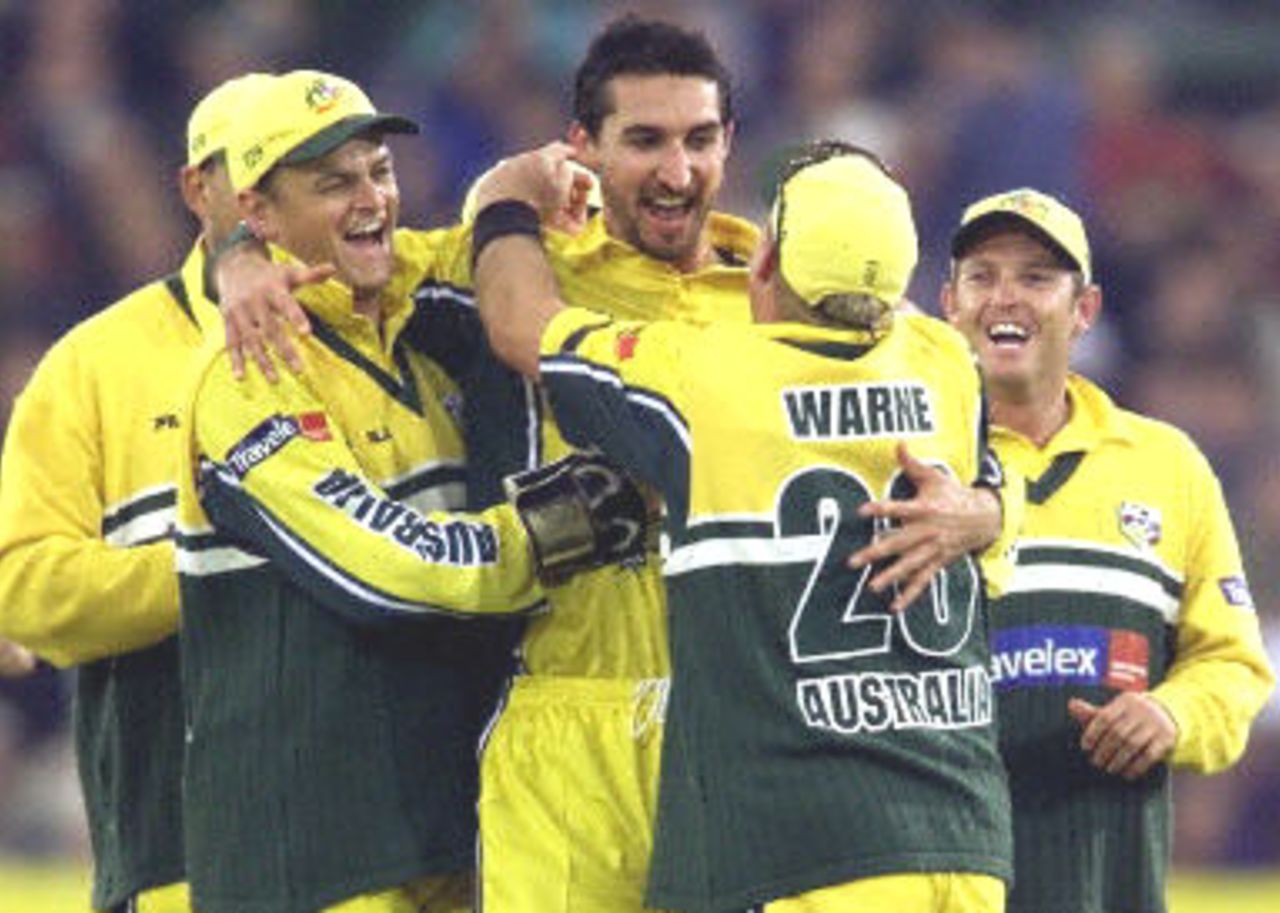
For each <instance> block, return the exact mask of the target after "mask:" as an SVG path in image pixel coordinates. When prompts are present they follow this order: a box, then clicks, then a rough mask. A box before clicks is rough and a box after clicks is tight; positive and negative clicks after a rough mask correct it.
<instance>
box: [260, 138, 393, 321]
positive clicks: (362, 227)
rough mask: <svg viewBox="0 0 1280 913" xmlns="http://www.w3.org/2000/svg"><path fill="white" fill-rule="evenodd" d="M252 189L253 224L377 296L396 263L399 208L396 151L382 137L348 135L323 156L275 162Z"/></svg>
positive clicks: (360, 296)
mask: <svg viewBox="0 0 1280 913" xmlns="http://www.w3.org/2000/svg"><path fill="white" fill-rule="evenodd" d="M263 183H264V185H265V186H263V187H262V189H261V190H251V191H247V193H246V202H247V204H248V206H249V210H250V214H251V218H252V219H253V221H254V227H255V229H256V230H257V231H258V233H259V234H260V235H261V237H263V238H265V239H266V240H268V241H273V242H275V243H277V244H279V245H280V246H281V247H284V248H285V249H286V250H288V251H289V252H291V253H292V254H293V255H294V256H296V257H298V258H300V259H301V260H304V261H305V262H307V263H312V264H315V263H332V264H333V265H334V266H335V267H336V268H337V271H338V274H337V275H338V278H339V279H340V280H341V281H342V282H344V283H346V284H347V285H349V286H351V288H352V290H353V292H354V293H355V298H356V300H357V302H361V301H367V300H371V299H376V298H377V296H378V295H379V294H380V293H381V292H382V290H383V289H384V288H385V287H386V285H387V283H388V282H389V281H390V280H391V276H392V272H393V271H394V269H395V256H394V253H393V251H392V244H391V239H392V234H393V232H394V231H395V227H396V220H397V218H398V216H399V212H400V190H399V188H398V187H397V186H396V175H395V167H394V165H393V164H392V160H391V152H390V150H389V149H387V147H386V145H385V144H384V143H383V142H382V141H381V139H379V138H362V137H356V138H354V139H350V140H347V141H346V142H345V143H343V144H342V145H341V146H339V147H338V148H337V149H335V150H333V151H332V152H330V153H328V154H327V155H325V156H322V157H320V158H317V159H314V160H313V161H310V162H306V163H304V164H300V165H288V166H283V167H280V168H278V169H277V171H276V172H275V173H274V174H272V175H270V176H268V178H267V179H266V180H265V181H264V182H263Z"/></svg>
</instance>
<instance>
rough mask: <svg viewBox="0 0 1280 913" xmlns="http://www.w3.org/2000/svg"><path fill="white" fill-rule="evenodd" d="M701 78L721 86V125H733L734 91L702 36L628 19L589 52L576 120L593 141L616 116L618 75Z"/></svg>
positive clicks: (577, 91) (576, 95)
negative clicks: (613, 83)
mask: <svg viewBox="0 0 1280 913" xmlns="http://www.w3.org/2000/svg"><path fill="white" fill-rule="evenodd" d="M667 75H671V76H701V77H704V78H705V79H709V80H711V81H712V82H714V83H715V84H716V88H717V89H718V90H719V94H720V120H721V122H722V123H725V124H728V123H729V122H731V121H732V120H733V97H732V87H731V85H730V81H729V71H728V70H726V69H725V67H724V64H722V63H721V62H720V58H719V57H717V56H716V52H715V49H714V48H712V47H711V42H709V41H708V40H707V37H706V35H704V34H702V32H698V31H692V30H689V29H682V28H680V27H679V26H676V25H672V24H671V23H669V22H662V21H660V20H656V19H641V18H640V17H639V16H636V15H634V14H628V15H626V16H623V17H621V18H619V19H615V20H614V21H613V22H611V23H609V24H608V25H607V26H605V28H604V30H603V31H602V32H600V34H598V35H597V36H596V37H595V39H594V40H593V41H592V42H591V46H590V47H589V48H587V56H586V58H585V59H584V60H583V61H582V65H581V66H579V67H578V72H577V75H576V76H575V77H574V80H573V118H574V120H576V121H577V122H578V123H580V124H582V126H583V127H584V128H586V131H587V132H588V133H590V134H591V135H592V136H593V137H595V136H599V135H600V125H601V124H602V123H604V119H605V118H606V117H608V116H609V115H610V114H612V113H613V98H612V96H611V95H609V93H608V86H609V81H610V80H612V79H613V78H614V77H616V76H667Z"/></svg>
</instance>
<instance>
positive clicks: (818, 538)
mask: <svg viewBox="0 0 1280 913" xmlns="http://www.w3.org/2000/svg"><path fill="white" fill-rule="evenodd" d="M830 542H831V537H830V536H824V535H812V536H787V537H785V538H778V537H774V536H769V537H767V538H765V537H759V538H744V537H726V538H723V539H707V540H705V541H702V542H693V543H690V544H689V545H682V546H679V547H676V548H672V549H671V553H670V554H669V555H668V556H667V560H666V564H665V566H664V567H663V572H664V573H665V574H666V575H667V576H668V577H674V576H677V575H678V574H687V573H690V572H691V571H701V570H705V569H707V568H711V567H725V566H728V565H743V564H752V565H770V564H802V563H806V562H807V563H809V564H812V563H814V562H816V561H819V560H821V558H822V556H823V555H825V554H826V551H827V547H828V545H829V544H830Z"/></svg>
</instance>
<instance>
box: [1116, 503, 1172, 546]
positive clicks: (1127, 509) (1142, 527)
mask: <svg viewBox="0 0 1280 913" xmlns="http://www.w3.org/2000/svg"><path fill="white" fill-rule="evenodd" d="M1116 513H1117V516H1118V519H1119V521H1120V532H1122V533H1124V537H1125V538H1126V539H1128V540H1129V541H1130V542H1132V543H1133V544H1134V547H1136V548H1139V549H1148V548H1152V547H1154V546H1155V545H1156V544H1157V543H1159V541H1160V539H1161V536H1162V534H1163V529H1162V524H1161V520H1160V510H1159V509H1158V508H1155V507H1148V506H1147V505H1145V504H1135V503H1134V502H1133V501H1121V502H1120V507H1119V508H1118V509H1117V511H1116Z"/></svg>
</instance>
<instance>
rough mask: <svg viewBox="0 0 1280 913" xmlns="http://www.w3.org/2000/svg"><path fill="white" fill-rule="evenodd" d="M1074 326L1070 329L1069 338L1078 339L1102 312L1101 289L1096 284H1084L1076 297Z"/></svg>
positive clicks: (1095, 321)
mask: <svg viewBox="0 0 1280 913" xmlns="http://www.w3.org/2000/svg"><path fill="white" fill-rule="evenodd" d="M1075 311H1076V316H1075V326H1074V327H1073V328H1072V330H1071V338H1072V339H1079V338H1080V337H1081V336H1083V335H1084V334H1085V333H1087V332H1089V328H1090V327H1092V326H1093V325H1094V324H1095V323H1097V321H1098V316H1099V315H1100V314H1101V313H1102V289H1101V288H1100V287H1099V286H1097V285H1086V286H1085V287H1084V290H1083V291H1082V292H1080V294H1079V295H1078V296H1077V297H1076V307H1075Z"/></svg>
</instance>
